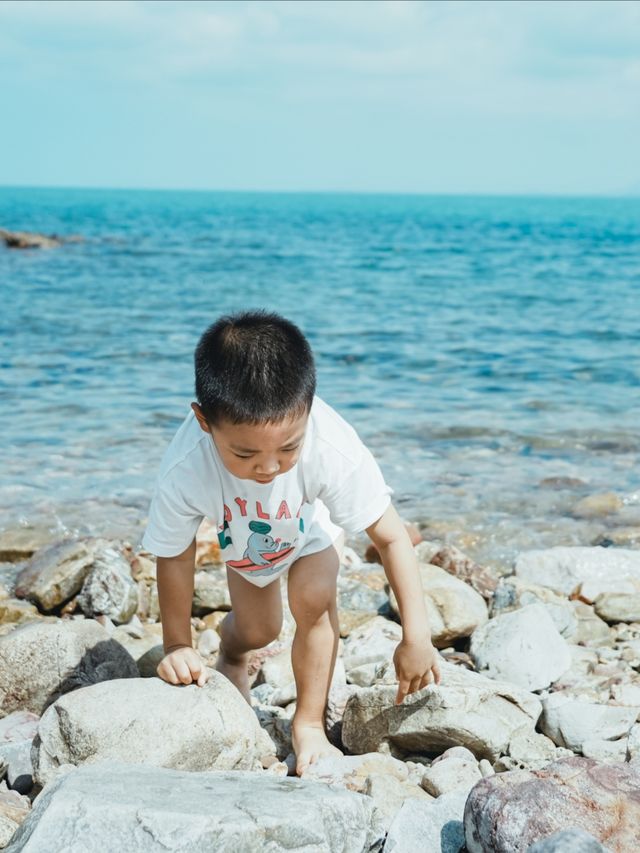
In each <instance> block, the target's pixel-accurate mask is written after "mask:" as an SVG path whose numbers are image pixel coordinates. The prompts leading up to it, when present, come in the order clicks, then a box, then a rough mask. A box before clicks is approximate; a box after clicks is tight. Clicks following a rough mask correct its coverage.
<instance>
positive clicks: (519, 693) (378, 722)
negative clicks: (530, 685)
mask: <svg viewBox="0 0 640 853" xmlns="http://www.w3.org/2000/svg"><path fill="white" fill-rule="evenodd" d="M441 671H442V683H441V684H440V685H434V684H430V685H429V686H427V687H424V688H423V689H422V690H420V691H418V692H416V693H412V694H410V695H409V696H407V697H406V698H405V699H404V701H403V703H402V704H401V705H395V704H394V701H395V697H396V694H397V687H396V686H394V685H385V684H382V685H376V686H374V687H366V688H362V689H361V690H359V691H358V692H357V693H355V694H354V695H353V696H352V697H351V698H350V699H349V701H348V702H347V706H346V709H345V713H344V718H343V726H342V739H343V742H344V744H345V746H346V747H347V748H348V749H349V750H350V751H351V752H354V753H363V752H374V751H377V750H379V749H380V748H385V746H384V745H390V746H392V747H393V748H395V749H398V750H400V751H403V750H404V751H407V752H411V751H416V752H440V751H442V750H443V749H447V748H448V747H451V746H466V747H467V748H468V749H470V750H471V752H473V754H474V755H475V756H476V758H488V759H490V760H492V761H493V760H495V759H497V758H498V756H499V755H501V754H503V753H504V752H505V751H506V749H507V747H508V744H509V741H510V740H511V738H512V737H513V736H514V735H515V734H516V733H518V732H521V731H530V730H532V729H533V727H534V725H535V722H536V721H537V719H538V717H539V715H540V711H541V707H542V706H541V704H540V701H539V699H538V698H537V697H536V696H534V695H533V694H531V693H528V692H527V691H525V690H521V689H520V688H518V687H514V686H513V685H510V684H504V683H500V682H497V681H493V680H491V679H489V678H485V677H484V676H482V675H479V674H477V673H474V672H469V671H468V670H466V669H464V668H463V667H456V666H453V665H451V664H448V663H446V662H444V661H443V662H441Z"/></svg>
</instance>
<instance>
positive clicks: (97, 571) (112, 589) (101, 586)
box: [78, 548, 138, 625]
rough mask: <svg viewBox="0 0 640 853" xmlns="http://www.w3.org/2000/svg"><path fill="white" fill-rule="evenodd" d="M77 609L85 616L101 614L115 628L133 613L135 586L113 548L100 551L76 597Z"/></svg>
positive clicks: (127, 568) (135, 605) (136, 605)
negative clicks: (107, 618) (109, 620)
mask: <svg viewBox="0 0 640 853" xmlns="http://www.w3.org/2000/svg"><path fill="white" fill-rule="evenodd" d="M78 606H79V607H80V609H81V610H82V612H83V613H85V614H86V615H87V616H98V615H99V614H104V615H105V616H108V617H109V618H110V619H111V620H112V621H113V622H115V623H116V624H117V625H120V624H122V623H123V622H128V621H129V619H131V617H132V616H133V615H134V614H135V612H136V609H137V607H138V587H137V586H136V584H135V582H134V580H133V578H132V577H131V569H130V566H129V563H128V561H127V560H125V558H124V557H123V556H122V554H120V553H119V552H118V551H116V550H115V548H104V549H102V550H101V551H100V552H99V553H98V554H97V555H96V558H95V561H94V563H93V566H92V568H91V570H90V571H89V573H88V575H87V576H86V578H85V580H84V583H83V585H82V589H81V590H80V594H79V595H78Z"/></svg>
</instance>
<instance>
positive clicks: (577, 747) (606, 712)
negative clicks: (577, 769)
mask: <svg viewBox="0 0 640 853" xmlns="http://www.w3.org/2000/svg"><path fill="white" fill-rule="evenodd" d="M542 707H543V713H542V717H541V719H540V728H541V730H542V731H543V732H544V733H545V734H546V735H548V736H549V737H550V738H551V740H552V741H553V742H554V743H556V744H557V745H558V746H564V747H567V748H568V749H572V750H573V751H574V752H581V751H582V745H583V744H584V742H585V741H593V740H617V739H618V738H621V737H625V736H626V735H627V733H628V731H629V729H630V728H631V726H632V725H633V724H634V723H635V721H636V719H637V717H638V713H639V712H640V708H628V707H616V706H614V705H597V704H595V703H592V702H585V701H583V700H581V699H574V698H573V697H571V696H565V695H564V694H563V693H551V694H550V695H549V696H545V697H543V699H542Z"/></svg>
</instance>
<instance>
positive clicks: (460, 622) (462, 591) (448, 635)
mask: <svg viewBox="0 0 640 853" xmlns="http://www.w3.org/2000/svg"><path fill="white" fill-rule="evenodd" d="M419 570H420V578H421V580H422V586H423V589H424V600H425V604H426V607H427V617H428V619H429V625H430V627H431V639H432V642H433V644H434V646H436V648H444V647H445V646H447V645H449V643H450V642H451V641H452V640H455V639H458V638H460V637H468V636H469V635H470V634H472V633H473V631H474V630H475V629H476V628H477V627H478V626H479V625H482V624H484V623H485V622H486V621H487V619H488V618H489V614H488V611H487V605H486V603H485V601H484V599H483V598H482V596H481V595H480V594H479V593H477V592H476V591H475V590H474V589H472V588H471V587H470V586H468V585H467V584H466V583H464V582H463V581H460V580H458V578H455V577H453V576H452V575H450V574H449V573H448V572H445V570H444V569H441V568H439V567H438V566H432V565H430V564H429V563H420V564H419ZM389 602H390V605H391V609H392V610H393V612H394V613H395V614H396V615H398V616H399V611H398V605H397V602H396V598H395V595H394V593H393V590H391V589H390V590H389Z"/></svg>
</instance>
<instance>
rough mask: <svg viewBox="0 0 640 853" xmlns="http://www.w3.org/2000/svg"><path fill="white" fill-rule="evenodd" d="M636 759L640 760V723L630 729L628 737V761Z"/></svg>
mask: <svg viewBox="0 0 640 853" xmlns="http://www.w3.org/2000/svg"><path fill="white" fill-rule="evenodd" d="M634 758H640V723H636V724H635V725H634V726H631V728H630V729H629V736H628V737H627V755H626V760H627V761H633V759H634Z"/></svg>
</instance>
